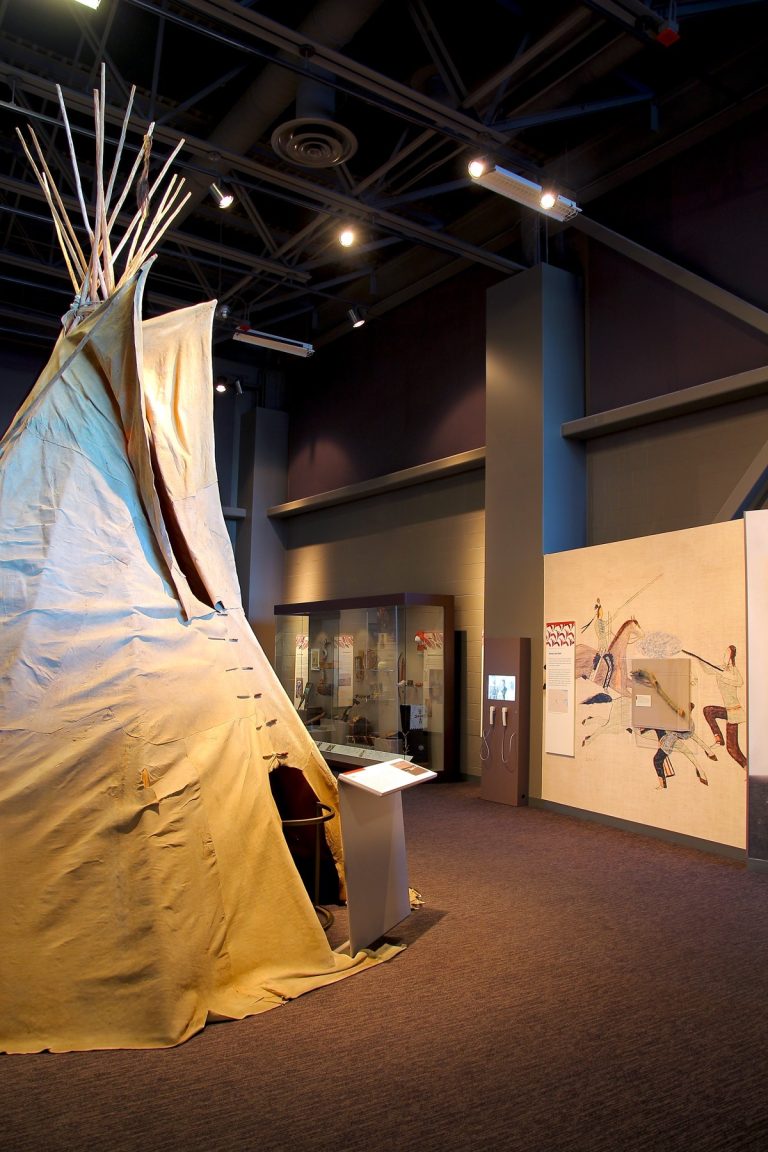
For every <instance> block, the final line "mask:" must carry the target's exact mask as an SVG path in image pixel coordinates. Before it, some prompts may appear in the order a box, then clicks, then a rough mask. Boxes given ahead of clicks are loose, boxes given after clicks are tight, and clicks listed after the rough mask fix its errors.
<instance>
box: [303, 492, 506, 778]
mask: <svg viewBox="0 0 768 1152" xmlns="http://www.w3.org/2000/svg"><path fill="white" fill-rule="evenodd" d="M484 488H485V485H484V476H483V472H482V470H478V471H474V472H469V473H465V474H463V475H460V476H454V477H450V478H446V479H443V480H437V481H433V482H430V483H427V484H421V485H419V486H417V487H412V488H405V489H401V490H398V491H395V492H390V493H387V494H385V495H381V496H374V497H368V498H366V499H364V500H357V501H354V502H352V503H349V504H344V505H339V506H336V507H332V508H326V509H324V510H321V511H317V512H307V513H303V514H302V515H300V516H296V517H294V518H291V519H289V520H286V521H284V522H283V525H282V529H281V530H282V533H283V540H284V545H285V568H284V583H283V594H282V597H281V599H282V601H283V602H284V603H305V602H308V601H315V600H327V599H341V598H346V597H353V596H366V597H370V598H373V599H375V597H376V595H377V594H387V593H392V592H403V591H405V592H425V593H432V594H435V593H437V594H441V595H448V596H453V598H454V609H455V627H456V631H457V633H459V635H460V637H461V642H460V644H459V645H458V648H459V652H460V661H461V662H460V672H459V681H460V705H459V716H458V724H459V733H460V749H459V751H460V755H459V766H460V771H461V772H462V773H463V774H465V775H470V776H477V775H479V774H480V763H479V747H480V715H479V711H480V705H479V701H480V697H481V686H480V675H481V659H482V655H481V653H482V631H483V597H484V581H485V514H484V510H483V503H484Z"/></svg>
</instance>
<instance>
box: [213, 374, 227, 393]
mask: <svg viewBox="0 0 768 1152" xmlns="http://www.w3.org/2000/svg"><path fill="white" fill-rule="evenodd" d="M214 387H215V389H216V391H217V392H226V390H227V378H226V376H217V377H216V383H215V384H214Z"/></svg>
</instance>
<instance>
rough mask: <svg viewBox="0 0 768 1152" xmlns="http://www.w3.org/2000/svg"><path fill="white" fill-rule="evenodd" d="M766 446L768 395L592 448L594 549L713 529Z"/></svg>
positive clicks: (589, 480) (590, 531) (590, 484)
mask: <svg viewBox="0 0 768 1152" xmlns="http://www.w3.org/2000/svg"><path fill="white" fill-rule="evenodd" d="M766 440H768V397H762V396H761V397H755V398H753V399H750V400H742V401H739V402H738V403H735V404H730V405H727V406H723V407H719V408H714V409H711V410H709V411H706V412H698V413H695V414H693V415H690V416H685V417H677V418H675V419H671V420H666V421H664V422H663V423H657V424H649V425H647V426H646V427H644V428H638V429H633V430H631V431H626V432H618V433H615V434H614V435H609V436H601V437H599V438H598V439H596V440H593V441H591V442H590V443H588V444H587V486H588V539H589V542H590V543H591V544H603V543H607V542H609V541H612V540H626V539H632V538H635V537H639V536H645V535H649V534H653V533H659V532H672V531H676V530H678V529H682V528H690V527H695V526H698V525H705V524H711V523H712V522H713V520H714V519H715V517H716V516H717V514H718V512H719V510H720V508H722V506H723V504H724V503H725V502H726V500H727V499H728V497H729V495H730V494H731V492H732V491H733V489H734V488H735V487H736V485H737V484H738V482H739V481H740V479H741V477H742V476H743V475H744V473H745V472H746V471H747V469H748V467H749V465H750V464H751V463H752V460H753V459H754V458H755V457H756V456H757V454H758V453H759V452H760V451H761V449H762V448H763V446H764V444H765V442H766Z"/></svg>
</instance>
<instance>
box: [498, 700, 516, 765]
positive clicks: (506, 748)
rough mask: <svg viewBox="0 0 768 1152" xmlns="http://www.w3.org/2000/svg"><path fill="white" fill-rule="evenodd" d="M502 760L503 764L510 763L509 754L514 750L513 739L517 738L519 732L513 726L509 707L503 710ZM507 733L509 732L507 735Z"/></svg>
mask: <svg viewBox="0 0 768 1152" xmlns="http://www.w3.org/2000/svg"><path fill="white" fill-rule="evenodd" d="M501 727H502V733H501V762H502V764H509V756H510V753H511V751H512V741H513V740H514V739H515V736H516V735H517V732H516V731H514V729H512V727H511V721H510V716H509V708H502V710H501ZM507 733H509V734H508V735H507Z"/></svg>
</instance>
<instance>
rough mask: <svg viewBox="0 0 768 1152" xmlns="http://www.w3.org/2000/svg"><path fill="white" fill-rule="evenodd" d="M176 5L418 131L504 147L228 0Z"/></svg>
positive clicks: (138, 1) (481, 128)
mask: <svg viewBox="0 0 768 1152" xmlns="http://www.w3.org/2000/svg"><path fill="white" fill-rule="evenodd" d="M126 2H127V3H129V4H133V5H135V6H136V7H139V8H142V9H144V10H145V11H147V12H154V13H155V14H158V13H159V12H160V11H161V8H160V5H159V3H158V2H157V0H126ZM177 3H178V5H179V6H180V7H181V8H184V9H188V10H189V11H191V12H195V13H197V14H198V15H200V16H206V17H208V18H209V19H211V20H212V21H215V22H216V23H217V24H219V25H221V26H222V27H224V28H227V29H229V30H231V31H232V32H234V33H237V34H238V35H240V36H245V37H249V38H250V37H255V38H257V39H260V40H263V41H264V42H265V43H268V44H271V45H272V46H273V48H275V49H276V50H277V51H278V52H282V53H285V54H286V57H287V58H286V59H284V60H280V61H275V62H279V64H280V66H281V67H284V68H293V70H294V71H297V72H299V73H300V74H301V75H302V76H311V77H313V78H315V79H317V80H318V81H319V82H320V83H324V84H326V83H328V78H327V76H325V75H324V73H331V74H332V75H333V76H334V77H336V84H337V86H339V87H341V88H342V90H345V91H349V92H351V94H352V95H358V96H359V97H360V96H363V97H365V98H366V99H368V100H369V101H371V102H372V103H374V104H376V105H377V106H378V107H380V108H381V109H382V110H383V111H385V112H390V113H394V114H397V115H399V116H400V117H401V118H407V119H410V120H411V121H412V122H413V123H414V124H420V125H421V126H422V127H427V126H428V127H432V128H435V129H436V130H438V131H440V132H442V133H444V134H445V135H448V136H451V137H452V138H454V139H456V140H461V141H463V142H464V143H466V144H469V145H471V146H473V147H477V146H478V145H479V144H486V145H488V144H490V143H494V144H496V145H497V147H499V148H504V147H506V146H507V143H508V142H507V140H506V137H505V136H504V134H503V133H500V132H494V130H493V129H492V128H488V127H487V126H486V125H484V124H483V123H482V122H480V121H479V120H478V119H477V118H476V117H474V116H468V115H467V114H466V113H465V112H462V111H461V110H460V109H455V108H449V107H448V106H447V105H445V104H442V103H440V101H438V100H433V99H431V98H430V97H429V96H427V95H425V94H424V93H420V92H416V91H415V90H414V89H412V88H409V87H408V86H407V85H405V84H401V83H399V82H398V81H396V80H392V79H391V78H390V77H388V76H384V75H383V74H382V73H380V72H376V71H374V70H373V69H371V68H367V67H365V65H363V64H360V63H358V62H357V61H355V60H352V59H350V58H349V57H346V56H343V55H342V54H341V53H340V52H336V51H334V50H333V49H330V48H326V47H325V45H323V44H320V43H318V42H317V41H312V40H309V39H308V38H307V37H306V36H305V35H303V34H302V33H301V32H300V31H299V32H297V31H294V30H293V29H291V28H286V27H284V26H283V25H281V24H277V23H276V22H275V21H274V20H269V19H268V18H267V17H265V16H262V15H261V14H260V13H258V12H254V11H251V10H246V11H244V10H243V8H242V7H241V6H240V5H239V4H237V3H234V2H233V0H177ZM166 15H169V14H168V13H166ZM180 22H181V23H183V22H184V21H183V20H181V21H180ZM190 27H192V28H193V29H194V31H196V32H198V33H200V34H202V35H214V32H213V30H207V29H206V28H205V27H204V26H202V25H199V24H194V25H190ZM230 43H231V44H232V46H233V47H240V48H242V49H243V50H244V51H246V50H247V49H248V44H247V42H242V41H240V42H239V41H230ZM292 61H295V63H293V62H292ZM507 150H508V151H509V149H507ZM514 158H515V160H516V161H517V162H518V163H519V164H520V165H521V166H523V167H525V168H526V169H527V170H531V169H533V168H534V167H535V166H534V165H532V164H531V162H530V160H528V158H527V157H525V156H522V155H517V154H515V157H514Z"/></svg>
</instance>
